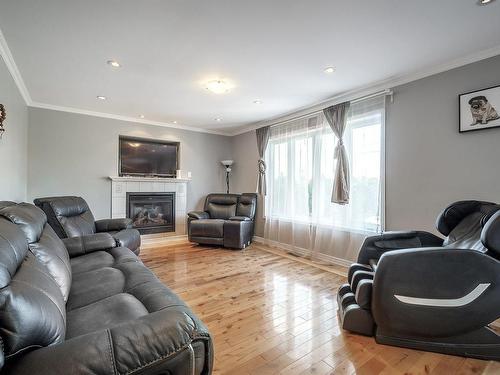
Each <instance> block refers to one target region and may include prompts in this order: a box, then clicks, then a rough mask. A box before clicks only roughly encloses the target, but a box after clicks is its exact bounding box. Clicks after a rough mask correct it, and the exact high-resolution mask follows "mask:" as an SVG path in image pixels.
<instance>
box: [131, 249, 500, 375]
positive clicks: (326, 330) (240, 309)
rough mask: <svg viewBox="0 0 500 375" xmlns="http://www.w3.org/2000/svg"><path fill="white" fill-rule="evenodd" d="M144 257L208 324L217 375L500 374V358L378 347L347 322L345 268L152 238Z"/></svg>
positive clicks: (266, 251) (271, 253) (268, 252)
mask: <svg viewBox="0 0 500 375" xmlns="http://www.w3.org/2000/svg"><path fill="white" fill-rule="evenodd" d="M141 258H142V260H143V261H144V263H145V264H146V265H147V266H148V267H150V268H151V269H152V270H153V271H154V272H155V273H156V274H157V275H158V277H159V278H160V279H161V280H162V281H163V282H165V283H166V284H167V285H168V286H169V287H170V288H171V289H173V290H174V291H175V292H176V293H177V294H178V295H179V296H180V297H181V298H182V299H184V301H186V303H187V304H188V305H189V306H190V307H191V308H192V309H193V311H194V312H195V313H196V314H197V315H198V316H199V317H200V318H201V319H202V320H203V321H204V322H205V324H206V325H207V326H208V328H209V330H210V332H211V334H212V337H213V339H214V345H215V365H214V374H238V375H239V374H242V375H244V374H256V375H265V374H278V373H280V374H354V373H356V374H500V363H498V362H487V361H480V360H474V359H467V358H461V357H453V356H446V355H440V354H436V353H427V352H420V351H416V350H410V349H401V348H395V347H391V346H383V345H378V344H376V343H375V341H374V340H373V339H372V338H368V337H363V336H358V335H352V334H349V333H347V332H344V331H342V329H340V328H339V322H338V318H337V304H336V300H335V296H336V292H337V288H338V286H339V285H340V284H342V283H343V282H344V280H345V277H344V276H343V275H344V273H345V270H343V269H341V268H337V269H336V268H334V269H333V270H332V271H328V270H327V269H328V268H326V267H322V268H317V267H314V266H312V265H309V264H307V263H306V262H299V261H297V259H294V257H292V256H287V257H283V256H281V255H279V254H278V253H276V250H274V249H270V248H266V247H264V246H259V245H256V244H254V245H252V246H251V247H249V248H248V249H246V250H244V251H231V250H225V249H221V248H214V247H205V246H196V245H192V244H189V243H187V242H185V241H184V240H174V241H172V242H170V243H169V244H168V245H165V244H162V243H161V242H155V241H149V242H148V241H145V245H144V247H143V250H142V252H141Z"/></svg>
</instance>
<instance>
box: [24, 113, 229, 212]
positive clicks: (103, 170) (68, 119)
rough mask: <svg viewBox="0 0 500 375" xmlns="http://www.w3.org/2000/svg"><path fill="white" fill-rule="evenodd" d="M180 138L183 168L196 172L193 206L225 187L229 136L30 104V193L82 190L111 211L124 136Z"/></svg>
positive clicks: (95, 208) (190, 186)
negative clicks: (113, 180)
mask: <svg viewBox="0 0 500 375" xmlns="http://www.w3.org/2000/svg"><path fill="white" fill-rule="evenodd" d="M119 135H131V136H137V137H143V138H155V139H164V140H170V141H179V142H180V156H179V159H180V160H179V161H180V168H181V169H184V170H187V171H191V172H192V181H191V182H190V183H189V184H188V192H187V193H188V201H187V209H188V210H192V209H200V208H202V207H203V202H204V198H205V196H206V195H207V194H208V193H212V192H221V191H224V181H225V180H224V177H225V175H224V168H223V167H222V165H221V163H220V160H224V159H229V158H230V157H231V140H230V138H229V137H225V136H219V135H212V134H207V133H199V132H192V131H185V130H180V129H173V128H167V127H160V126H153V125H144V124H136V123H130V122H124V121H118V120H112V119H105V118H99V117H92V116H86V115H79V114H73V113H66V112H58V111H52V110H45V109H36V108H30V110H29V151H28V155H29V171H28V199H29V200H30V201H32V200H33V199H34V198H37V197H42V196H54V195H81V196H82V197H84V198H85V199H86V200H87V202H88V203H89V205H90V207H91V209H92V211H93V213H94V215H95V216H96V218H106V217H110V214H111V213H110V208H111V181H109V180H108V179H107V176H112V175H113V176H116V175H117V174H118V136H119Z"/></svg>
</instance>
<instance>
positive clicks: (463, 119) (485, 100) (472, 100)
mask: <svg viewBox="0 0 500 375" xmlns="http://www.w3.org/2000/svg"><path fill="white" fill-rule="evenodd" d="M458 100H459V108H460V128H459V130H460V133H463V132H470V131H473V130H482V129H490V128H497V127H500V86H495V87H490V88H487V89H483V90H477V91H472V92H468V93H465V94H461V95H459V96H458Z"/></svg>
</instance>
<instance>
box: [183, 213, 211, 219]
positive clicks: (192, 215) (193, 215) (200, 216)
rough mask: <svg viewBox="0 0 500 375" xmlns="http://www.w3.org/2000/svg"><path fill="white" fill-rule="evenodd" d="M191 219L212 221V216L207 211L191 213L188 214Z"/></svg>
mask: <svg viewBox="0 0 500 375" xmlns="http://www.w3.org/2000/svg"><path fill="white" fill-rule="evenodd" d="M188 216H189V218H190V219H210V215H209V214H208V212H206V211H191V212H188Z"/></svg>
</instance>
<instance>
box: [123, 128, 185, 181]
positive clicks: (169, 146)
mask: <svg viewBox="0 0 500 375" xmlns="http://www.w3.org/2000/svg"><path fill="white" fill-rule="evenodd" d="M119 147H120V176H123V175H132V176H133V175H140V176H163V177H175V175H176V171H177V169H178V164H177V163H178V160H177V155H178V151H179V143H178V142H162V141H154V140H149V139H139V138H129V137H120V146H119Z"/></svg>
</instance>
